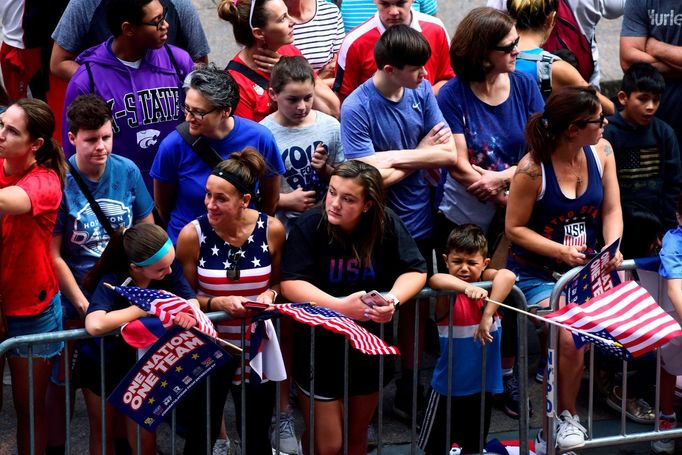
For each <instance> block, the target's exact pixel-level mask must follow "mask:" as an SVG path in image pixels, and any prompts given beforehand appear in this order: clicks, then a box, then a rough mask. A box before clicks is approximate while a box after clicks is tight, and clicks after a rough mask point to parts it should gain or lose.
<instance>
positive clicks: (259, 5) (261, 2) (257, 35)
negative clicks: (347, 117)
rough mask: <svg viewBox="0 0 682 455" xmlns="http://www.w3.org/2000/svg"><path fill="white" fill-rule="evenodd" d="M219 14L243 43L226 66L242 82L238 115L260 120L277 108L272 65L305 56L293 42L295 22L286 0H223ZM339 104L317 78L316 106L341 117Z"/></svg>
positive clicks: (314, 105) (239, 83)
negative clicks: (270, 89)
mask: <svg viewBox="0 0 682 455" xmlns="http://www.w3.org/2000/svg"><path fill="white" fill-rule="evenodd" d="M218 16H219V17H220V18H221V19H223V20H226V21H228V22H229V23H231V24H232V31H233V32H234V38H235V40H236V41H237V42H238V43H239V44H241V45H242V46H244V47H243V48H242V50H240V51H239V52H238V53H237V55H235V56H234V58H233V59H232V61H231V62H230V63H229V64H228V66H227V70H228V71H229V72H230V74H232V76H233V77H234V79H235V81H237V84H238V85H239V104H238V105H237V107H236V108H235V114H237V115H240V116H242V117H246V118H249V119H252V120H255V121H256V122H260V121H261V120H263V119H264V118H265V117H266V116H267V115H268V114H270V113H271V112H273V111H274V110H275V109H273V107H272V106H271V105H270V97H269V95H268V81H269V80H270V71H272V68H273V66H275V63H277V62H278V61H279V58H280V57H281V56H285V55H286V56H289V57H291V56H294V55H299V56H302V55H303V54H302V53H301V51H299V50H298V49H297V48H296V46H294V45H293V44H292V43H293V42H294V21H293V19H292V18H291V16H289V13H288V11H287V5H286V4H285V3H284V1H283V0H222V1H221V2H220V4H219V5H218ZM316 79H319V77H317V75H316ZM339 106H340V103H339V99H338V98H337V97H336V94H335V93H334V92H332V90H331V88H329V86H328V85H327V84H325V83H324V81H321V80H317V81H316V83H315V103H314V104H313V108H315V109H317V110H319V111H322V112H324V113H325V114H329V115H331V116H333V117H337V118H338V117H339Z"/></svg>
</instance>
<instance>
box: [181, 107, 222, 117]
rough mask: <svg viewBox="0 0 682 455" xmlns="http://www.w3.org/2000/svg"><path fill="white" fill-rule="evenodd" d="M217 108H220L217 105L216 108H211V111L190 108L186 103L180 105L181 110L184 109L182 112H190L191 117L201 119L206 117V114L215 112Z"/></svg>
mask: <svg viewBox="0 0 682 455" xmlns="http://www.w3.org/2000/svg"><path fill="white" fill-rule="evenodd" d="M216 110H218V108H217V107H214V108H213V109H211V110H210V111H206V112H201V111H197V110H194V109H192V108H190V107H189V106H187V105H186V104H185V105H183V106H180V111H182V114H183V115H187V114H189V115H190V117H192V118H198V119H199V120H203V119H204V117H206V116H207V115H208V114H210V113H211V112H215V111H216Z"/></svg>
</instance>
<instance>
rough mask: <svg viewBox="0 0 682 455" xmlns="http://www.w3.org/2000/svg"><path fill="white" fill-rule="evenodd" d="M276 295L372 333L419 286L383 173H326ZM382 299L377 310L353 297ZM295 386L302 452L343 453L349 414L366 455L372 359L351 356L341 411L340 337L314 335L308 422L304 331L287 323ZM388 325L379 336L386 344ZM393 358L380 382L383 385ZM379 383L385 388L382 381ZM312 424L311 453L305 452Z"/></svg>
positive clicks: (375, 393) (357, 166)
mask: <svg viewBox="0 0 682 455" xmlns="http://www.w3.org/2000/svg"><path fill="white" fill-rule="evenodd" d="M282 278H283V280H282V292H283V294H284V295H285V296H286V298H287V299H289V300H290V301H292V302H309V301H312V302H315V304H317V305H319V306H322V307H325V308H329V309H331V310H334V311H337V312H339V313H342V314H344V315H346V316H349V317H351V318H353V319H355V320H356V321H357V322H358V323H359V324H360V325H362V326H363V327H365V328H366V329H367V330H369V331H370V332H372V333H374V334H376V335H379V334H380V327H381V324H384V323H390V322H391V321H392V320H393V316H394V315H395V312H396V310H397V309H398V308H399V306H400V302H406V301H408V300H409V299H411V298H413V297H414V296H415V295H416V294H417V293H418V292H419V291H420V290H421V289H422V287H423V286H424V284H425V283H426V261H424V258H423V257H422V255H421V253H420V252H419V249H418V248H417V245H416V243H415V241H414V240H413V239H412V237H411V236H410V234H409V233H408V232H407V229H406V228H405V225H404V224H403V223H402V221H400V219H399V218H398V216H397V215H396V214H395V213H394V212H393V211H391V210H390V209H387V208H385V196H384V188H383V183H382V178H381V174H380V173H379V171H378V170H377V169H376V168H375V167H373V166H371V165H369V164H367V163H364V162H362V161H358V160H349V161H345V162H343V163H341V164H339V165H338V166H336V167H335V168H334V170H333V171H332V175H331V179H330V181H329V190H328V191H327V196H326V199H325V203H324V206H317V207H314V208H312V209H309V210H307V211H306V212H304V213H303V214H301V216H300V217H299V218H298V219H297V220H296V222H295V224H294V225H293V226H292V227H291V228H290V230H289V235H288V237H287V242H286V247H285V252H284V259H283V263H282ZM372 290H378V291H381V292H384V294H383V298H379V299H378V302H377V303H376V304H373V305H370V304H366V303H363V300H361V298H362V297H363V296H365V294H366V293H369V292H370V291H372ZM294 330H295V333H294V345H295V349H294V352H295V355H294V381H295V383H296V386H297V387H298V399H299V405H300V409H301V411H302V412H303V418H304V420H305V430H304V435H303V440H302V447H303V450H304V453H307V454H309V455H313V454H315V455H327V454H339V453H343V416H344V412H347V413H348V414H347V415H348V447H347V449H348V453H349V454H351V455H358V454H366V453H367V427H368V425H369V424H370V422H371V420H372V417H373V416H374V413H375V411H376V407H377V403H378V400H379V366H380V365H379V356H373V355H366V354H363V353H361V352H360V351H357V350H355V349H350V351H349V360H348V362H349V365H348V373H349V383H348V394H349V396H348V409H345V410H344V404H343V398H344V379H343V378H344V368H345V367H344V361H343V359H344V337H343V335H339V334H336V333H332V332H329V331H327V330H324V329H321V328H319V327H318V328H315V329H314V330H315V357H314V361H315V383H314V397H313V399H314V402H315V421H314V422H312V421H311V418H310V415H309V409H310V396H311V387H310V360H311V359H310V346H311V344H310V343H311V335H310V334H311V328H310V327H309V326H305V325H302V324H298V323H297V324H295V329H294ZM392 334H393V328H392V326H390V325H389V326H386V327H385V329H384V335H385V337H386V339H387V341H388V342H389V343H391V341H392V338H393V337H392ZM391 364H392V359H388V358H386V359H385V363H384V366H385V370H384V378H385V380H386V381H390V380H391V376H392V374H391V371H392V368H391ZM384 385H385V384H384ZM312 425H314V430H315V431H314V434H315V437H314V438H315V440H314V450H313V452H312V453H311V452H309V451H308V449H309V447H310V440H309V437H310V433H309V432H308V429H309V428H311V426H312Z"/></svg>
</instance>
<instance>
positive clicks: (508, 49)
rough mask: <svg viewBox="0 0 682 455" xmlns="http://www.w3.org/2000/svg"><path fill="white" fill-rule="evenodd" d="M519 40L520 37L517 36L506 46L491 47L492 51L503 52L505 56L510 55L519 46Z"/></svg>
mask: <svg viewBox="0 0 682 455" xmlns="http://www.w3.org/2000/svg"><path fill="white" fill-rule="evenodd" d="M520 39H521V37H520V36H517V37H516V39H515V40H514V41H512V42H511V43H509V44H507V45H506V46H493V50H494V51H500V52H504V53H505V54H511V53H512V52H513V51H514V48H515V47H516V46H518V45H519V40H520Z"/></svg>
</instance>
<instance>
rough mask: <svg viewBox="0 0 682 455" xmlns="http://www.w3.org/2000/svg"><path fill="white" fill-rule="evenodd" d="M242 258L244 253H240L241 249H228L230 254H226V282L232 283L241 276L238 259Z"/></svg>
mask: <svg viewBox="0 0 682 455" xmlns="http://www.w3.org/2000/svg"><path fill="white" fill-rule="evenodd" d="M243 256H244V252H243V251H242V249H241V248H239V249H238V250H234V251H233V250H232V248H230V252H229V253H227V263H228V264H230V265H229V266H228V267H227V270H226V274H227V279H228V280H232V281H238V280H239V277H240V275H241V273H240V270H239V259H240V258H241V257H243Z"/></svg>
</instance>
